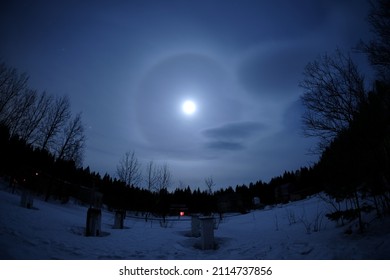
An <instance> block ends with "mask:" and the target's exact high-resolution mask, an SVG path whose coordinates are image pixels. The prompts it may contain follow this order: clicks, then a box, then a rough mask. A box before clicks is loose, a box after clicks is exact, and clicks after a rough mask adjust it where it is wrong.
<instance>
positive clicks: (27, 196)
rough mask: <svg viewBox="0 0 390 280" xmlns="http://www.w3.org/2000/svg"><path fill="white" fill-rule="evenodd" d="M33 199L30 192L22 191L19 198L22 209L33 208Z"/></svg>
mask: <svg viewBox="0 0 390 280" xmlns="http://www.w3.org/2000/svg"><path fill="white" fill-rule="evenodd" d="M33 202H34V198H33V195H32V194H31V193H30V191H27V190H24V191H23V193H22V196H21V198H20V206H22V207H24V208H28V209H31V208H33Z"/></svg>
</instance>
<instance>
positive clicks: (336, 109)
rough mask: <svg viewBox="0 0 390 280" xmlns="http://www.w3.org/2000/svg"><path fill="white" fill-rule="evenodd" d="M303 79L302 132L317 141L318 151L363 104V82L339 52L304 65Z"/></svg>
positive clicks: (342, 127)
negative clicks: (304, 109) (315, 138)
mask: <svg viewBox="0 0 390 280" xmlns="http://www.w3.org/2000/svg"><path fill="white" fill-rule="evenodd" d="M303 75H304V79H303V81H302V82H300V84H299V85H300V87H302V88H303V90H304V93H303V96H302V97H301V100H302V103H303V105H304V106H305V107H306V111H305V112H304V115H303V124H304V128H303V129H304V133H305V135H306V136H314V137H319V138H320V143H319V150H320V151H321V150H322V149H324V148H325V147H326V146H327V145H328V144H329V143H330V141H331V140H332V139H333V138H334V137H335V136H336V135H337V134H338V133H339V132H341V131H342V130H343V129H345V128H346V127H348V126H349V125H350V123H351V122H352V120H353V118H354V116H355V114H356V112H357V111H358V108H359V106H360V104H361V103H362V102H363V101H364V100H365V98H366V92H365V88H364V78H363V76H362V75H361V74H360V73H359V70H358V67H357V65H356V64H355V63H354V62H353V61H352V59H351V57H350V56H349V55H348V56H346V55H344V54H342V53H341V52H340V51H339V50H336V52H335V54H334V55H333V56H329V55H327V54H325V55H323V56H320V57H319V58H318V59H317V60H315V61H314V62H311V63H309V64H307V66H306V67H305V70H304V73H303Z"/></svg>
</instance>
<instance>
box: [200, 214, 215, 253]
mask: <svg viewBox="0 0 390 280" xmlns="http://www.w3.org/2000/svg"><path fill="white" fill-rule="evenodd" d="M200 222H201V229H202V230H201V241H200V242H201V248H202V250H212V249H214V248H215V244H214V218H213V217H201V218H200Z"/></svg>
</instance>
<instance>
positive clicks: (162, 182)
mask: <svg viewBox="0 0 390 280" xmlns="http://www.w3.org/2000/svg"><path fill="white" fill-rule="evenodd" d="M171 183H172V174H171V171H170V170H169V166H168V164H166V163H165V164H163V165H162V166H161V167H160V168H159V169H158V176H157V190H158V191H159V192H160V191H162V190H167V189H168V188H169V187H170V185H171Z"/></svg>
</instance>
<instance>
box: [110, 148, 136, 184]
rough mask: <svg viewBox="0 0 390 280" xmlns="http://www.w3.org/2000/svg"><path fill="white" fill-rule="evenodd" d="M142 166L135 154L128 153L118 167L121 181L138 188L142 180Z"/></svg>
mask: <svg viewBox="0 0 390 280" xmlns="http://www.w3.org/2000/svg"><path fill="white" fill-rule="evenodd" d="M140 168H141V164H140V163H139V162H138V159H137V158H136V156H135V152H134V151H133V152H126V153H125V155H124V156H123V158H122V159H121V160H120V162H119V165H118V166H117V168H116V170H117V175H118V177H119V179H120V180H121V181H123V182H125V183H126V184H127V185H129V186H137V185H138V184H139V183H140V182H141V180H142V175H141V171H140Z"/></svg>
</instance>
